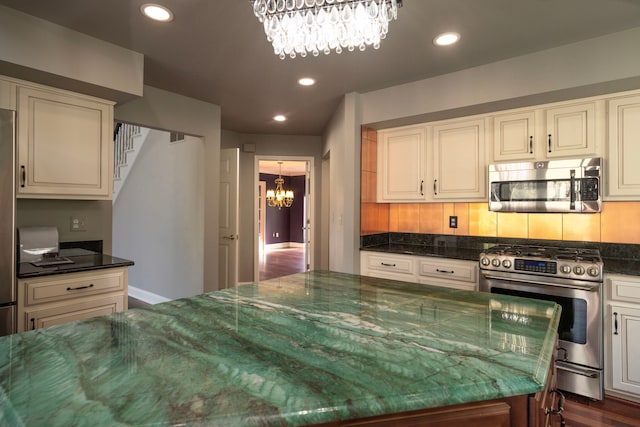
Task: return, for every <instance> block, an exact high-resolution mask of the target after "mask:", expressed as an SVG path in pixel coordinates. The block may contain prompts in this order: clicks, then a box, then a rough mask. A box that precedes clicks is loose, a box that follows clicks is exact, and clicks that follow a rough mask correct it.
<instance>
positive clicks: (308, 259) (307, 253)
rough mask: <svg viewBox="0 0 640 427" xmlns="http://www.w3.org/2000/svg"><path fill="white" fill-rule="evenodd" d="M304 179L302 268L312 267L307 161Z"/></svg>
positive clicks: (308, 169)
mask: <svg viewBox="0 0 640 427" xmlns="http://www.w3.org/2000/svg"><path fill="white" fill-rule="evenodd" d="M306 168H307V170H306V173H305V181H304V213H303V214H304V233H303V235H304V269H305V271H309V270H312V269H313V257H312V256H311V255H312V252H313V251H312V245H311V242H312V241H313V230H312V229H311V210H312V209H311V200H312V199H311V165H310V164H309V162H307V166H306Z"/></svg>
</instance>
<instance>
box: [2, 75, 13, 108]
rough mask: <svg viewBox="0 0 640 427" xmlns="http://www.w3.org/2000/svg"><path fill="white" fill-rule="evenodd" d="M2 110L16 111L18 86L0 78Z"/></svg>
mask: <svg viewBox="0 0 640 427" xmlns="http://www.w3.org/2000/svg"><path fill="white" fill-rule="evenodd" d="M0 108H3V109H5V110H15V109H16V84H15V83H14V82H13V81H11V80H4V79H2V78H1V77H0Z"/></svg>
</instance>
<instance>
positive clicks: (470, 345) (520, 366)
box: [0, 272, 560, 427]
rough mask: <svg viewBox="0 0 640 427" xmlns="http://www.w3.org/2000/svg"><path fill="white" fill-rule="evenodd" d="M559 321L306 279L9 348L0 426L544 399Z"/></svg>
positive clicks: (543, 306)
mask: <svg viewBox="0 0 640 427" xmlns="http://www.w3.org/2000/svg"><path fill="white" fill-rule="evenodd" d="M559 317H560V308H559V306H557V305H555V304H553V303H551V302H545V301H536V300H528V299H520V298H515V297H508V296H502V295H494V294H488V293H478V292H466V291H458V290H448V289H444V288H438V287H432V286H426V285H418V284H410V283H405V282H396V281H390V280H383V279H375V278H369V277H361V276H354V275H348V274H340V273H332V272H311V273H301V274H297V275H293V276H287V277H284V278H279V279H272V280H270V281H265V282H261V283H258V284H250V285H244V286H240V287H238V288H234V289H227V290H223V291H218V292H212V293H208V294H204V295H199V296H195V297H191V298H186V299H180V300H175V301H171V302H167V303H163V304H158V305H155V306H150V307H149V308H144V309H135V310H129V311H126V312H123V313H118V314H115V315H111V316H105V317H99V318H94V319H89V320H85V321H81V322H76V323H71V324H65V325H58V326H53V327H51V328H48V329H40V330H37V331H31V332H26V333H23V334H16V335H11V336H6V337H2V338H0V425H2V426H5V425H7V426H48V427H49V426H64V427H68V426H91V427H97V426H178V425H180V426H184V425H187V426H192V425H193V426H196V425H197V426H224V427H233V426H298V425H308V424H317V423H324V422H331V421H336V420H346V419H356V418H362V417H367V416H374V415H383V414H390V413H396V412H404V411H409V410H415V409H422V408H431V407H440V406H445V405H451V404H456V403H464V402H472V401H480V400H487V399H494V398H500V397H506V396H514V395H521V394H529V393H535V392H537V391H540V390H542V388H543V386H544V383H545V382H546V375H547V370H548V368H549V364H550V360H551V355H552V352H553V347H554V343H555V331H556V329H557V325H558V321H559Z"/></svg>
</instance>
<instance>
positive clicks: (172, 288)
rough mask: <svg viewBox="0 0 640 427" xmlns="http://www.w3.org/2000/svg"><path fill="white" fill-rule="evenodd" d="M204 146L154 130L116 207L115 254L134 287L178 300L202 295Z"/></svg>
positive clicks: (122, 190) (195, 141)
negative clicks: (127, 264)
mask: <svg viewBox="0 0 640 427" xmlns="http://www.w3.org/2000/svg"><path fill="white" fill-rule="evenodd" d="M203 153H204V144H203V143H202V140H201V139H200V138H195V137H189V136H187V137H185V140H184V141H183V142H179V143H173V144H172V143H170V142H169V133H168V132H163V131H157V130H152V131H150V132H149V134H148V136H147V139H146V141H145V143H144V145H143V146H142V149H141V150H140V152H139V154H138V157H137V158H136V162H135V164H134V166H133V167H132V169H131V171H130V172H129V175H128V176H127V179H126V181H125V182H124V185H123V187H122V189H121V190H120V194H119V195H118V198H117V199H116V202H115V203H114V205H113V251H114V252H115V253H117V254H118V256H122V257H124V258H127V259H131V260H133V261H134V262H135V265H134V266H133V267H130V268H129V286H130V287H134V288H137V289H141V290H143V291H146V292H151V293H153V294H156V295H159V296H162V297H164V298H167V299H176V298H182V297H187V296H192V295H196V294H199V293H202V284H203V265H202V260H203V257H204V187H203V183H204V163H203Z"/></svg>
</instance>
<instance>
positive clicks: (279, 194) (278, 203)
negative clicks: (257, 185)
mask: <svg viewBox="0 0 640 427" xmlns="http://www.w3.org/2000/svg"><path fill="white" fill-rule="evenodd" d="M278 164H279V165H280V174H279V175H278V177H277V178H276V181H275V182H276V189H275V190H267V195H266V196H267V203H268V204H269V206H271V207H272V208H278V209H282V207H283V206H284V207H285V208H290V207H291V204H292V203H293V191H291V190H287V191H285V190H284V189H283V188H282V184H284V179H282V162H278Z"/></svg>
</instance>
